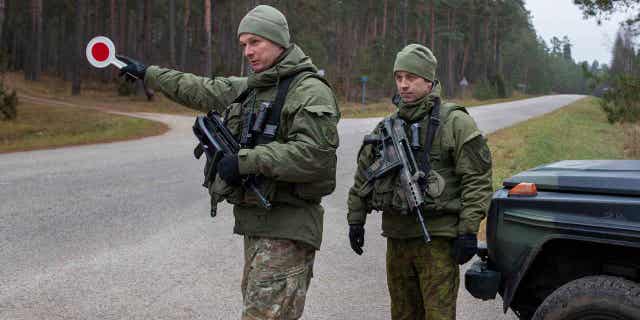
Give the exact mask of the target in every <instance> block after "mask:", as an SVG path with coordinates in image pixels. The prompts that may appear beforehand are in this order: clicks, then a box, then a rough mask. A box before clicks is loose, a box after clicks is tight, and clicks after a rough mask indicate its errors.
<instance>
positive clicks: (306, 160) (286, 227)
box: [145, 45, 340, 249]
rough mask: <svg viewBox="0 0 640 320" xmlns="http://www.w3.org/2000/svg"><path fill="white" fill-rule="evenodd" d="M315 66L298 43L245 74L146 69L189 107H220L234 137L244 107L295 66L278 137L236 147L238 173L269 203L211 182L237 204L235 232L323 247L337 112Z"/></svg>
mask: <svg viewBox="0 0 640 320" xmlns="http://www.w3.org/2000/svg"><path fill="white" fill-rule="evenodd" d="M315 72H317V68H316V67H315V66H314V65H313V63H312V62H311V59H310V58H309V57H307V56H306V55H305V54H304V52H302V50H301V49H300V48H299V47H297V46H295V45H293V46H292V47H290V48H289V49H287V50H286V51H285V52H284V53H283V55H282V56H281V57H280V59H279V60H278V61H277V62H276V64H275V65H274V66H272V67H271V68H269V69H267V70H265V71H263V72H260V73H255V74H251V75H249V76H248V77H215V78H205V77H198V76H195V75H193V74H187V73H182V72H178V71H175V70H169V69H163V68H159V67H157V66H150V67H149V68H148V69H147V74H146V77H145V82H146V83H147V84H148V85H149V86H151V87H153V88H157V89H159V90H160V91H162V92H163V93H164V94H165V95H166V96H167V97H169V98H170V99H172V100H174V101H176V102H178V103H180V104H183V105H185V106H187V107H190V108H193V109H196V110H202V111H205V112H206V111H209V110H211V109H213V110H216V111H218V112H220V113H223V114H225V115H226V120H227V125H228V127H229V129H230V130H231V132H232V133H234V134H235V135H236V137H238V136H239V135H240V133H241V128H242V123H243V120H244V118H245V117H246V116H247V114H248V113H249V112H254V111H256V110H257V108H258V107H259V105H260V103H261V102H266V101H269V102H273V101H274V100H275V96H276V92H277V83H278V82H279V80H280V79H281V78H283V77H286V76H289V75H293V74H297V75H296V76H295V78H294V80H293V81H292V83H291V85H290V87H289V90H288V93H287V96H286V99H285V102H284V105H283V107H282V113H281V115H280V123H279V128H278V131H277V134H276V138H275V141H272V142H270V143H267V144H262V145H257V146H255V147H254V148H252V149H242V150H240V152H239V154H238V158H239V170H240V174H242V175H247V174H256V175H259V176H260V177H261V178H262V183H260V189H261V191H262V192H263V194H265V196H266V197H267V199H268V200H269V201H270V202H271V203H272V205H273V207H272V209H271V210H269V211H267V210H265V209H263V208H262V207H261V206H260V205H259V204H258V202H257V199H256V198H255V196H254V195H253V194H252V193H251V192H249V191H244V190H243V189H242V188H239V187H235V188H234V187H229V186H226V184H225V183H224V181H222V179H220V177H219V176H218V177H216V179H215V181H214V182H213V184H212V185H211V186H210V188H209V189H210V190H209V191H210V193H211V195H212V199H215V198H217V197H220V198H224V199H226V200H227V201H228V202H230V203H232V204H235V206H234V210H233V212H234V216H235V226H234V232H235V233H238V234H243V235H250V236H262V237H270V238H282V239H291V240H298V241H302V242H305V243H308V244H310V245H312V246H313V247H315V248H316V249H319V248H320V244H321V242H322V227H323V215H324V210H323V208H322V206H321V205H320V200H321V197H322V196H323V195H326V194H328V193H330V192H332V191H333V189H334V188H335V174H336V162H337V158H336V149H337V148H338V131H337V124H338V120H339V118H340V112H339V109H338V105H337V102H336V99H335V97H334V94H333V92H332V90H331V88H330V87H329V86H328V85H327V84H326V83H324V82H323V81H321V80H320V79H318V78H316V77H312V76H310V74H312V73H315ZM247 88H252V89H254V90H253V91H252V94H250V95H249V97H248V98H247V99H246V100H245V102H244V103H242V104H240V103H232V102H233V101H234V100H235V99H236V98H237V97H238V96H239V95H240V94H241V93H242V92H243V91H244V90H245V89H247Z"/></svg>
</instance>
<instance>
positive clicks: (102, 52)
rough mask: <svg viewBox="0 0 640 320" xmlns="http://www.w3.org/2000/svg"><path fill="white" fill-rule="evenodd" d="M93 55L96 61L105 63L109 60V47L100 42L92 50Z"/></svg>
mask: <svg viewBox="0 0 640 320" xmlns="http://www.w3.org/2000/svg"><path fill="white" fill-rule="evenodd" d="M91 55H93V58H94V59H96V61H99V62H102V61H105V60H107V59H108V58H109V47H107V45H106V44H104V43H102V42H98V43H96V44H94V45H93V47H92V48H91Z"/></svg>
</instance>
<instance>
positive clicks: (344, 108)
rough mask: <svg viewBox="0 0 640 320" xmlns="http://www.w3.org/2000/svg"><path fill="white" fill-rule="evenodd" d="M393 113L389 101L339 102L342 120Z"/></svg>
mask: <svg viewBox="0 0 640 320" xmlns="http://www.w3.org/2000/svg"><path fill="white" fill-rule="evenodd" d="M533 97H535V96H532V95H525V94H522V93H519V92H515V93H514V95H513V96H511V97H509V98H504V99H491V100H476V99H473V98H467V99H451V100H446V101H447V102H454V103H457V104H459V105H462V106H465V107H474V106H480V105H487V104H495V103H501V102H509V101H515V100H522V99H528V98H533ZM394 111H396V107H395V106H394V105H393V104H392V103H391V100H390V99H386V100H381V101H378V102H373V103H367V104H364V105H363V104H362V103H355V102H340V113H341V114H342V118H372V117H385V116H387V115H389V114H390V113H392V112H394Z"/></svg>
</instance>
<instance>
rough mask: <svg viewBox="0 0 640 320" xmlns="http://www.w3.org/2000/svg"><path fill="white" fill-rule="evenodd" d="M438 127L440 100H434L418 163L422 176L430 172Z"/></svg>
mask: <svg viewBox="0 0 640 320" xmlns="http://www.w3.org/2000/svg"><path fill="white" fill-rule="evenodd" d="M439 126H440V98H437V97H436V98H435V99H434V102H433V108H431V111H430V112H429V126H428V128H427V136H426V139H425V146H424V153H423V156H422V161H420V163H421V166H422V171H423V172H424V174H426V175H428V174H429V172H430V171H431V157H430V153H431V148H432V147H433V139H434V137H435V135H436V131H438V127H439Z"/></svg>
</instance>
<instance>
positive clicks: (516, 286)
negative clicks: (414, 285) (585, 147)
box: [465, 160, 640, 320]
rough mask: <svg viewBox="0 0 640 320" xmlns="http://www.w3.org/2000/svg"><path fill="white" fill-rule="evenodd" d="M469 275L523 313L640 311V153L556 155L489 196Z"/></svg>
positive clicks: (628, 314)
mask: <svg viewBox="0 0 640 320" xmlns="http://www.w3.org/2000/svg"><path fill="white" fill-rule="evenodd" d="M486 231H487V232H486V234H487V239H486V244H484V246H482V245H481V246H480V247H481V248H480V250H479V253H478V255H479V256H480V258H481V259H480V260H478V261H475V262H474V263H473V264H472V266H471V267H470V268H469V269H468V270H467V272H466V274H465V286H466V289H467V291H469V293H471V295H473V296H474V297H476V298H479V299H483V300H488V299H494V298H495V297H496V293H499V294H500V295H501V296H502V300H503V303H504V304H503V306H504V311H505V312H506V311H507V310H508V309H509V308H511V309H512V310H513V311H514V312H515V314H516V315H518V316H519V318H520V319H535V320H539V319H546V320H551V319H558V320H559V319H562V320H574V319H575V320H579V319H580V320H584V319H587V320H588V319H640V160H580V161H560V162H556V163H552V164H548V165H543V166H540V167H537V168H534V169H531V170H527V171H524V172H521V173H519V174H516V175H515V176H513V177H511V178H508V179H506V180H504V181H503V187H502V188H501V189H499V190H498V191H496V192H495V193H494V195H493V199H492V202H491V207H490V209H489V214H488V217H487V230H486Z"/></svg>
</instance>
